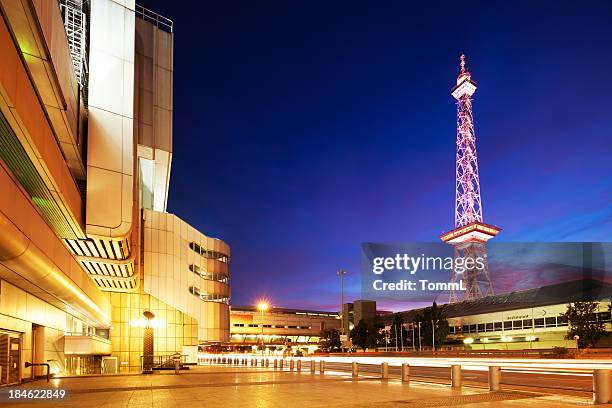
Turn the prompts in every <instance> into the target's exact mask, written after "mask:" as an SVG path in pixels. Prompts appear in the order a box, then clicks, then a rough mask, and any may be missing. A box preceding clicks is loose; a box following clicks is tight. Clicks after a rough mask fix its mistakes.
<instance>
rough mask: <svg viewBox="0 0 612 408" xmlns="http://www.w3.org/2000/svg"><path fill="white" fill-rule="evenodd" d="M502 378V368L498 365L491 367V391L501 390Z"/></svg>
mask: <svg viewBox="0 0 612 408" xmlns="http://www.w3.org/2000/svg"><path fill="white" fill-rule="evenodd" d="M500 380H501V369H500V368H499V367H497V366H490V367H489V391H499V388H500V387H499V382H500Z"/></svg>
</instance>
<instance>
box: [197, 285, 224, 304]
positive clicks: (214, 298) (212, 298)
mask: <svg viewBox="0 0 612 408" xmlns="http://www.w3.org/2000/svg"><path fill="white" fill-rule="evenodd" d="M189 293H191V294H192V295H194V296H197V297H199V298H200V300H202V301H204V302H215V303H223V304H226V305H229V298H228V297H227V296H222V295H217V294H213V293H203V292H202V291H201V290H200V289H199V288H197V287H195V286H190V287H189Z"/></svg>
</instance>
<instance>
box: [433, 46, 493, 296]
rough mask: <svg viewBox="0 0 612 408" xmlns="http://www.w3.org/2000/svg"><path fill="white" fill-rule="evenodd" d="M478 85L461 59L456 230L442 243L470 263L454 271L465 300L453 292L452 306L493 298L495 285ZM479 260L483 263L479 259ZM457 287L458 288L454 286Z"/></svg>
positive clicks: (456, 89) (457, 89)
mask: <svg viewBox="0 0 612 408" xmlns="http://www.w3.org/2000/svg"><path fill="white" fill-rule="evenodd" d="M474 92H476V83H475V82H474V81H473V80H472V76H471V74H470V72H469V71H468V70H467V68H466V64H465V55H463V54H461V56H460V72H459V75H458V76H457V83H456V85H455V86H454V87H453V89H452V91H451V94H452V95H453V97H454V98H455V99H456V100H457V154H456V162H455V166H456V167H455V175H456V182H455V229H454V230H452V231H450V232H447V233H445V234H443V235H442V236H441V237H440V238H441V239H442V241H444V242H446V243H448V244H451V245H453V247H454V258H455V260H457V259H458V258H463V259H464V260H465V259H469V258H472V259H473V260H474V261H472V262H469V265H468V266H466V267H465V268H461V269H460V270H462V269H465V270H463V271H462V272H458V270H457V268H455V269H454V270H453V272H452V276H451V282H452V283H459V281H461V280H462V281H463V285H464V287H465V288H466V290H465V293H464V296H463V299H459V293H457V291H455V290H451V294H450V299H449V300H450V302H451V303H453V302H457V301H459V300H471V299H478V298H481V297H484V296H488V295H492V294H493V284H492V282H491V277H490V274H489V267H488V262H487V250H486V242H487V241H488V240H489V239H491V238H493V237H495V236H496V235H497V234H498V233H499V232H500V231H501V229H500V228H497V227H494V226H492V225H488V224H485V223H484V222H483V216H482V200H481V197H480V178H479V176H478V156H477V154H476V134H475V132H474V118H473V116H472V95H473V94H474ZM479 258H480V259H479ZM452 286H455V285H451V287H452Z"/></svg>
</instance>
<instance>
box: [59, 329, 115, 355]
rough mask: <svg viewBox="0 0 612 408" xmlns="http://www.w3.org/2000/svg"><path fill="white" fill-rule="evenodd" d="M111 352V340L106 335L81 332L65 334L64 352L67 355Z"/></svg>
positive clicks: (106, 353)
mask: <svg viewBox="0 0 612 408" xmlns="http://www.w3.org/2000/svg"><path fill="white" fill-rule="evenodd" d="M110 353H111V342H110V340H108V339H105V338H104V337H100V336H96V335H85V334H81V333H66V334H65V335H64V354H66V355H83V356H85V355H87V356H95V355H108V354H110Z"/></svg>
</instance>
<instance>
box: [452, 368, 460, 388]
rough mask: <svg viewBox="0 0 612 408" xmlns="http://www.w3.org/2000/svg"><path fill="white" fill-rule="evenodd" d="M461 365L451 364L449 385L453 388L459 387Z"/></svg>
mask: <svg viewBox="0 0 612 408" xmlns="http://www.w3.org/2000/svg"><path fill="white" fill-rule="evenodd" d="M461 382H462V378H461V366H460V365H459V364H453V365H452V366H451V386H452V387H453V388H461Z"/></svg>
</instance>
